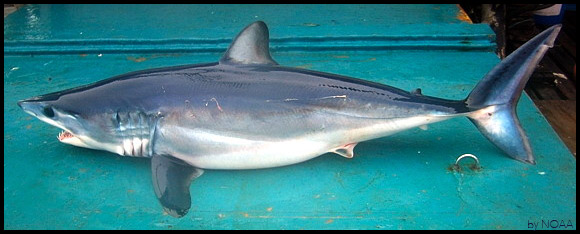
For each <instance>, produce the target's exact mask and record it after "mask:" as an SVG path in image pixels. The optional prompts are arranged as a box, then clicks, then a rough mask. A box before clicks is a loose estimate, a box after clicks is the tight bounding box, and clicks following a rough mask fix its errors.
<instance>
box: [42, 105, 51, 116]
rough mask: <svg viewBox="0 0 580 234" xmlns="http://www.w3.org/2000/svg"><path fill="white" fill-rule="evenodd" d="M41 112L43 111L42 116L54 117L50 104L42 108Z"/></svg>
mask: <svg viewBox="0 0 580 234" xmlns="http://www.w3.org/2000/svg"><path fill="white" fill-rule="evenodd" d="M42 113H44V116H46V117H48V118H52V117H54V110H52V107H50V106H45V107H44V109H42Z"/></svg>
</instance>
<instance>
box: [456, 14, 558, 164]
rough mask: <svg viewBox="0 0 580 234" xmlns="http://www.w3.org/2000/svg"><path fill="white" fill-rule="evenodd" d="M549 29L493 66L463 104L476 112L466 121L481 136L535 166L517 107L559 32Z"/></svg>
mask: <svg viewBox="0 0 580 234" xmlns="http://www.w3.org/2000/svg"><path fill="white" fill-rule="evenodd" d="M560 28H561V25H555V26H552V27H550V28H548V29H546V30H545V31H543V32H542V33H540V34H538V35H537V36H535V37H534V38H532V39H531V40H530V41H528V42H527V43H525V44H524V45H522V46H521V47H520V48H518V49H517V50H516V51H514V52H513V53H511V54H510V55H509V56H508V57H506V58H505V59H504V60H502V61H501V63H499V64H498V65H496V66H495V67H494V68H493V69H492V70H491V71H489V72H488V73H487V74H486V75H485V77H484V78H483V79H482V80H481V81H480V82H479V83H478V84H477V86H475V88H474V89H473V90H472V91H471V93H470V94H469V96H468V97H467V99H466V100H465V103H466V104H467V105H468V107H469V108H470V109H473V110H478V111H474V112H472V113H471V114H469V115H468V116H467V117H468V118H469V119H470V120H471V121H472V122H473V123H474V124H475V125H476V126H477V128H478V129H479V130H480V131H481V133H482V134H483V135H484V136H485V137H487V139H489V140H490V141H491V142H493V143H494V144H495V145H496V146H497V147H499V148H500V149H501V150H503V151H504V152H505V153H506V154H508V155H509V156H510V157H512V158H514V159H516V160H519V161H523V162H526V163H530V164H535V160H534V156H533V154H532V149H531V147H530V143H529V142H528V138H527V136H526V133H525V132H524V130H523V129H522V126H521V125H520V121H519V119H518V117H517V115H516V105H517V103H518V100H519V98H520V96H521V94H522V91H523V89H524V87H525V85H526V82H527V81H528V79H529V77H530V75H531V74H532V72H533V71H534V69H535V68H536V65H537V64H538V62H539V61H540V60H541V59H542V57H543V56H544V54H545V53H546V51H547V50H548V48H550V47H552V46H553V45H554V40H556V37H557V36H558V33H559V32H560Z"/></svg>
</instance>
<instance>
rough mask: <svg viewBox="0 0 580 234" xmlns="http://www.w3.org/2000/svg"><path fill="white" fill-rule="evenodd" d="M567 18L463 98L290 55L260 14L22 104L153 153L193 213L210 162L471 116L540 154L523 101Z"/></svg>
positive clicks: (138, 152) (290, 155)
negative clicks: (304, 65)
mask: <svg viewBox="0 0 580 234" xmlns="http://www.w3.org/2000/svg"><path fill="white" fill-rule="evenodd" d="M560 28H561V26H560V25H556V26H553V27H551V28H548V29H547V30H545V31H544V32H542V33H540V34H539V35H537V36H536V37H534V38H533V39H531V40H530V41H528V42H527V43H526V44H524V45H523V46H521V47H520V48H519V49H517V50H516V51H515V52H513V53H512V54H510V55H509V56H508V57H507V58H505V59H504V60H502V61H501V62H500V63H499V64H497V65H496V66H495V67H494V68H493V69H492V70H491V71H490V72H489V73H487V74H486V75H485V77H483V79H482V80H481V81H480V82H479V83H478V84H477V85H476V87H475V88H474V89H473V91H471V93H470V94H469V95H468V96H467V98H465V99H463V100H447V99H442V98H436V97H430V96H427V95H423V94H421V92H420V90H415V91H412V92H407V91H404V90H401V89H398V88H394V87H391V86H387V85H384V84H379V83H374V82H370V81H366V80H361V79H356V78H351V77H346V76H341V75H336V74H329V73H324V72H319V71H312V70H306V69H300V68H293V67H285V66H281V65H279V64H278V63H277V62H276V61H274V60H273V59H272V57H271V56H270V52H269V32H268V28H267V26H266V24H265V23H264V22H261V21H257V22H254V23H252V24H250V25H248V26H247V27H246V28H244V29H243V30H242V31H241V32H240V33H239V34H238V35H237V37H236V38H235V39H234V40H233V42H232V43H231V45H230V46H229V48H228V49H227V51H226V53H225V54H224V55H223V57H222V58H221V59H220V60H219V61H218V62H212V63H205V64H195V65H185V66H174V67H164V68H157V69H149V70H143V71H136V72H131V73H127V74H123V75H119V76H115V77H112V78H109V79H105V80H102V81H98V82H96V83H93V84H89V85H84V86H80V87H76V88H72V89H67V90H64V91H60V92H54V93H50V94H45V95H42V96H37V97H33V98H29V99H25V100H22V101H19V102H18V105H19V106H20V107H21V108H22V109H23V110H24V111H25V112H26V113H28V114H31V115H33V116H35V117H36V118H38V119H40V120H42V121H44V122H46V123H49V124H51V125H54V126H56V127H58V128H61V129H62V130H63V131H62V132H61V133H60V134H59V135H58V139H59V140H60V141H61V142H63V143H67V144H71V145H75V146H80V147H86V148H91V149H97V150H105V151H110V152H113V153H117V154H119V155H124V156H134V157H146V158H151V170H152V177H153V186H154V190H155V194H156V195H157V198H158V199H159V201H160V203H161V205H162V206H163V208H164V210H165V211H166V212H167V213H168V214H170V215H172V216H175V217H182V216H184V215H185V214H187V212H188V210H189V208H190V207H191V197H190V184H191V182H192V181H193V180H194V179H195V178H197V177H199V176H200V175H201V174H202V173H203V169H257V168H271V167H280V166H286V165H291V164H296V163H300V162H303V161H306V160H309V159H312V158H315V157H317V156H320V155H322V154H325V153H328V152H333V153H336V154H339V155H341V156H344V157H347V158H352V157H353V156H354V153H353V149H354V147H355V146H356V144H357V143H359V142H361V141H366V140H371V139H375V138H380V137H384V136H388V135H391V134H394V133H397V132H400V131H403V130H407V129H410V128H414V127H419V126H422V125H426V124H431V123H435V122H439V121H443V120H447V119H450V118H454V117H459V116H465V117H467V118H469V119H470V120H471V121H472V122H473V123H474V124H475V125H476V126H477V128H478V129H479V130H480V131H481V132H482V133H483V135H484V136H485V137H486V138H487V139H489V140H490V141H491V142H493V143H494V144H495V145H496V146H497V147H499V148H500V149H501V150H502V151H503V152H505V154H507V155H508V156H510V157H512V158H513V159H516V160H518V161H521V162H524V163H529V164H535V161H534V156H533V154H532V150H531V147H530V143H529V142H528V139H527V136H526V133H525V132H524V130H523V129H522V127H521V126H520V122H519V120H518V118H517V115H516V110H515V107H516V104H517V103H518V100H519V98H520V95H521V93H522V90H523V89H524V86H525V84H526V82H527V80H528V79H529V77H530V75H531V74H532V72H533V70H534V69H535V66H536V65H537V64H538V62H539V61H540V59H541V58H542V57H543V55H544V54H545V52H546V51H547V49H548V48H549V47H552V46H553V44H554V40H555V39H556V37H557V35H558V32H559V31H560Z"/></svg>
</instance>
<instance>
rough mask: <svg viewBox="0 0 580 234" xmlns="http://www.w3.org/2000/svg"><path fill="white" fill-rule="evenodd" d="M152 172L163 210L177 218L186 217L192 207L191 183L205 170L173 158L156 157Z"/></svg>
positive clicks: (152, 159)
mask: <svg viewBox="0 0 580 234" xmlns="http://www.w3.org/2000/svg"><path fill="white" fill-rule="evenodd" d="M151 171H152V176H153V188H154V189H155V195H157V199H159V202H160V203H161V205H162V206H163V210H165V212H167V213H168V214H169V215H171V216H173V217H177V218H180V217H183V216H184V215H186V214H187V212H188V211H189V208H190V207H191V195H190V193H189V186H190V185H191V181H193V180H194V179H195V178H197V177H199V176H200V175H201V174H203V170H201V169H199V168H195V167H192V166H191V165H189V164H187V163H185V162H183V161H182V160H180V159H177V158H174V157H172V156H167V155H154V156H153V158H151Z"/></svg>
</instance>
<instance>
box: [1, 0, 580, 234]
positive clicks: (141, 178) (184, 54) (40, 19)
mask: <svg viewBox="0 0 580 234" xmlns="http://www.w3.org/2000/svg"><path fill="white" fill-rule="evenodd" d="M459 15H460V11H459V9H458V7H457V6H455V5H412V6H398V5H386V6H382V5H373V6H365V5H363V6H358V5H314V6H311V5H309V6H302V5H292V6H278V5H260V6H254V5H249V6H235V5H219V6H211V5H179V6H148V5H143V6H132V5H127V6H125V5H121V6H110V5H99V6H86V5H73V6H71V5H27V6H25V7H24V8H21V9H19V10H18V11H16V12H15V13H13V14H11V15H9V16H8V17H7V18H5V19H4V53H5V55H4V143H5V146H4V155H5V157H4V228H5V229H528V228H529V227H531V226H530V224H529V223H538V224H539V225H540V227H539V229H546V226H543V227H542V221H543V222H544V223H546V222H549V223H551V224H552V226H554V225H555V223H554V222H553V221H552V220H557V222H558V225H557V227H556V228H554V229H576V159H575V158H574V157H573V156H572V154H571V153H570V152H569V151H568V150H567V149H566V147H565V146H564V144H563V143H562V142H561V141H560V139H559V138H558V136H557V135H556V133H555V132H554V131H553V130H552V128H551V127H550V125H549V124H548V123H547V121H546V120H545V119H544V117H543V116H542V115H541V113H540V112H539V111H538V109H537V108H536V107H535V106H534V105H533V103H532V101H531V100H530V99H529V97H528V96H527V95H523V96H522V98H521V101H520V103H519V106H518V109H517V111H518V114H519V116H520V120H521V122H522V125H523V126H524V128H525V130H526V131H527V132H528V136H529V138H530V142H531V145H532V148H533V150H534V152H535V155H536V159H537V165H527V164H523V163H520V162H517V161H515V160H512V159H510V158H508V157H507V156H505V155H504V154H503V153H501V152H500V151H499V150H498V149H496V148H495V146H493V145H492V144H491V143H489V142H488V141H487V140H486V139H485V138H484V137H483V136H482V135H481V134H480V133H479V132H478V130H477V129H476V128H475V127H474V126H473V125H472V124H471V123H470V122H469V120H467V119H466V118H458V119H452V120H449V121H446V122H441V123H437V124H433V125H430V126H429V128H428V129H427V130H421V129H413V130H409V131H406V132H402V133H400V134H397V135H393V136H390V137H385V138H381V139H376V140H372V141H368V142H362V143H360V144H359V145H358V146H357V147H356V149H355V157H354V158H353V159H346V158H343V157H340V156H338V155H335V154H325V155H323V156H321V157H318V158H316V159H313V160H310V161H307V162H304V163H301V164H297V165H292V166H287V167H281V168H273V169H262V170H246V171H212V170H207V171H206V173H205V174H204V175H203V176H202V177H200V178H199V179H197V180H196V181H195V182H194V183H193V184H192V186H191V188H190V190H191V193H192V198H193V200H192V208H191V210H190V212H189V214H188V215H187V216H185V217H183V218H181V219H175V218H173V217H171V216H169V215H167V214H163V212H162V209H161V206H160V204H159V203H158V201H157V199H156V198H155V195H154V192H153V187H152V184H151V178H150V177H151V175H150V168H149V159H143V158H129V157H121V156H118V155H114V154H111V153H107V152H103V151H95V150H89V149H83V148H78V147H73V146H70V145H65V144H61V143H59V142H58V140H57V139H56V135H57V134H58V132H59V130H58V129H57V128H55V127H52V126H50V125H48V124H45V123H43V122H41V121H39V120H37V119H35V118H33V117H31V116H29V115H27V114H26V113H24V112H23V111H22V110H20V109H19V108H18V106H17V105H16V102H17V101H18V100H20V99H24V98H28V97H31V96H35V95H40V94H45V93H48V92H53V91H59V90H62V89H65V88H71V87H76V86H79V85H83V84H87V83H91V82H95V81H98V80H101V79H104V78H108V77H110V76H113V75H117V74H121V73H126V72H129V71H135V70H140V69H146V68H154V67H161V66H171V65H179V64H192V63H202V62H213V61H217V60H218V59H219V57H220V56H221V54H222V53H223V52H224V51H225V49H226V48H227V45H228V43H229V42H230V41H231V39H232V38H233V37H234V36H235V34H236V33H237V32H238V31H239V30H241V29H242V28H243V27H244V26H245V25H247V24H249V23H251V22H253V21H255V20H263V21H265V22H266V23H267V24H268V26H269V27H270V35H271V38H272V48H273V51H272V53H273V57H274V59H275V60H277V61H278V62H279V63H280V64H282V65H285V66H292V67H302V68H308V69H313V70H319V71H325V72H331V73H337V74H342V75H348V76H353V77H358V78H364V79H368V80H372V81H376V82H381V83H384V84H388V85H392V86H395V87H399V88H402V89H406V90H411V89H415V88H418V87H420V88H422V90H423V93H424V94H426V95H430V96H437V97H442V98H449V99H462V98H464V97H465V96H467V94H468V93H469V92H470V90H471V89H472V88H473V87H474V86H475V84H476V83H477V82H478V81H479V79H480V78H482V77H483V75H484V74H485V73H486V72H487V71H488V70H489V69H491V68H492V67H493V66H494V65H495V64H497V63H498V62H499V58H498V57H497V56H496V55H495V54H494V53H493V51H494V49H495V44H494V43H493V40H494V35H493V32H492V31H491V29H490V28H489V26H487V25H476V24H469V23H467V22H464V21H461V20H460V19H458V16H459ZM459 18H460V17H459ZM464 153H471V154H475V155H477V156H478V158H479V160H480V162H481V166H482V168H481V169H480V170H477V171H472V170H470V169H468V168H467V167H465V168H464V170H463V172H456V171H453V170H450V166H451V165H452V164H453V163H454V162H455V159H456V158H457V157H458V156H459V155H461V154H464ZM561 222H563V224H564V225H565V226H566V227H564V226H560V224H561ZM568 224H571V225H573V227H570V226H568ZM547 229H552V227H548V228H547Z"/></svg>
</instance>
